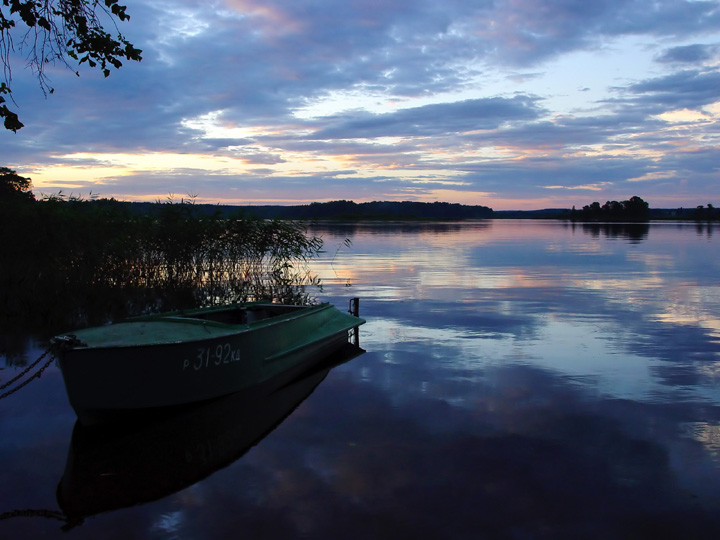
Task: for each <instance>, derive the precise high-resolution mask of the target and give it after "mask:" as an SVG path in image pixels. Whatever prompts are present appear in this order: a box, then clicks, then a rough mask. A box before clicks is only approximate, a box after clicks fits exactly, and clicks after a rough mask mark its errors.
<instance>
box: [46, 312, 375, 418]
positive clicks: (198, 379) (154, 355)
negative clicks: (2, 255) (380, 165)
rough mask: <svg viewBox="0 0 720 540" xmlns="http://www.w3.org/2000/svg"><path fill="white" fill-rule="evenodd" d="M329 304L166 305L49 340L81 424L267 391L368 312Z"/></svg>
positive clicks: (338, 343)
mask: <svg viewBox="0 0 720 540" xmlns="http://www.w3.org/2000/svg"><path fill="white" fill-rule="evenodd" d="M357 306H358V303H357V299H353V300H352V301H351V309H350V313H344V312H342V311H340V310H338V309H337V308H335V307H334V306H332V305H330V304H320V305H316V306H293V305H282V304H272V303H267V302H265V303H262V302H257V303H251V304H244V305H241V304H238V305H230V306H221V307H214V308H204V309H196V310H188V311H185V312H173V313H163V314H159V315H148V316H144V317H138V318H134V319H130V320H128V321H126V322H121V323H117V324H110V325H107V326H100V327H96V328H87V329H84V330H78V331H77V332H75V333H74V334H65V335H62V336H57V337H55V338H54V339H53V344H54V346H55V349H56V354H57V356H58V358H59V364H60V369H61V371H62V374H63V379H64V381H65V387H66V389H67V394H68V398H69V399H70V404H71V405H72V406H73V408H74V409H75V412H76V413H77V415H78V418H79V419H80V421H81V422H83V423H84V424H93V423H99V422H104V421H107V420H108V419H111V418H113V417H115V416H118V413H122V414H124V413H126V412H127V411H132V410H142V409H152V408H160V407H167V406H176V405H181V404H187V403H193V402H200V401H203V400H207V399H212V398H216V397H220V396H224V395H228V394H231V393H233V392H237V391H241V390H242V391H247V390H248V389H250V388H255V389H257V390H258V391H259V392H260V393H267V392H270V391H272V390H274V389H275V388H279V387H280V386H282V385H283V384H285V383H287V382H288V381H290V380H292V379H294V378H296V377H298V376H299V375H300V374H301V373H302V372H303V371H305V370H307V369H308V368H311V367H312V365H313V363H315V362H317V361H318V360H319V359H321V358H322V357H323V355H327V354H331V353H332V352H333V351H335V350H337V349H338V348H340V347H342V346H344V345H345V344H347V342H348V335H349V331H350V330H352V329H356V328H357V327H358V326H359V325H361V324H363V323H364V322H365V321H364V320H363V319H361V318H359V317H358V316H357Z"/></svg>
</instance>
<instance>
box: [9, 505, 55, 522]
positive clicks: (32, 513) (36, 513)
mask: <svg viewBox="0 0 720 540" xmlns="http://www.w3.org/2000/svg"><path fill="white" fill-rule="evenodd" d="M16 517H45V518H51V519H57V520H59V521H67V518H66V516H65V514H63V513H62V512H58V511H57V510H33V509H32V508H29V509H26V510H11V511H9V512H3V513H2V514H0V519H10V518H16Z"/></svg>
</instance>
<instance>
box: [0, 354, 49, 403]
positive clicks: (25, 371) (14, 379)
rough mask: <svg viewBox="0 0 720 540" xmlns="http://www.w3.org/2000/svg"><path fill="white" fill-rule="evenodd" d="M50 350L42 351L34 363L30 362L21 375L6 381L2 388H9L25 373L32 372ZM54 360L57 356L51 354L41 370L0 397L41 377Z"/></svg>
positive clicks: (0, 396) (4, 396)
mask: <svg viewBox="0 0 720 540" xmlns="http://www.w3.org/2000/svg"><path fill="white" fill-rule="evenodd" d="M50 352H51V349H48V350H46V351H45V352H44V353H42V354H41V355H40V358H38V359H37V360H35V361H34V362H33V363H32V364H30V365H29V366H28V367H26V368H25V369H24V370H22V372H21V373H20V374H19V375H17V376H15V377H13V378H12V379H10V380H9V381H8V382H6V383H5V384H3V385H2V386H0V390H5V388H7V387H8V386H10V385H11V384H13V383H15V382H17V381H18V380H20V379H21V378H23V377H24V376H25V375H27V374H28V373H29V372H30V370H31V369H33V368H34V367H35V366H37V365H38V364H39V363H40V362H41V361H42V359H43V358H45V357H46V356H47V355H48V354H50ZM53 360H55V357H54V356H51V357H50V359H49V360H48V361H47V362H45V364H44V365H43V366H42V367H41V368H40V369H39V370H37V372H35V373H33V374H32V375H31V376H30V377H29V378H28V379H26V380H24V381H23V382H21V383H20V384H18V385H17V386H16V387H15V388H12V389H10V390H8V391H7V392H5V393H4V394H2V395H0V399H4V398H6V397H8V396H10V395H12V394H14V393H15V392H17V391H18V390H20V389H21V388H23V387H24V386H25V385H27V384H28V383H29V382H30V381H32V380H33V379H38V378H40V376H41V375H42V374H43V371H45V370H46V369H47V368H48V366H49V365H50V364H52V362H53Z"/></svg>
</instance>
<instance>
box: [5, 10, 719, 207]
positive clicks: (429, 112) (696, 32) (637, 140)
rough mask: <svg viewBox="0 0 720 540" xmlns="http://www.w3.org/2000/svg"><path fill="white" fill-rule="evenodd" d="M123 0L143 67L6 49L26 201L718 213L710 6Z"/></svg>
mask: <svg viewBox="0 0 720 540" xmlns="http://www.w3.org/2000/svg"><path fill="white" fill-rule="evenodd" d="M121 3H122V4H125V5H127V13H128V14H129V15H130V17H131V18H130V20H129V21H127V22H122V23H118V27H119V29H120V31H121V32H122V34H123V35H124V36H125V37H126V38H128V39H129V40H130V41H131V42H132V43H133V44H134V45H135V46H136V47H137V48H140V49H142V50H143V60H142V61H141V62H139V63H138V62H126V63H125V65H123V67H122V68H121V69H120V70H117V71H115V70H114V71H113V72H112V74H111V75H110V76H109V77H108V78H104V77H103V76H102V74H101V73H99V72H98V71H94V70H91V69H88V68H80V69H79V73H80V76H79V77H78V76H76V75H75V73H74V71H72V70H69V69H67V68H66V67H65V66H64V65H62V64H60V63H58V64H56V65H50V66H48V68H47V75H48V76H49V77H50V84H51V86H52V87H53V88H54V89H55V91H54V93H53V94H51V95H48V96H45V95H44V94H43V92H42V91H41V89H40V87H39V85H38V82H37V79H36V78H35V77H34V75H33V73H32V72H31V70H29V69H24V65H25V60H24V54H27V50H25V51H21V50H16V53H15V55H14V57H13V58H12V59H11V60H12V62H13V63H12V68H13V69H12V81H11V88H12V89H13V96H14V98H15V102H16V103H15V104H14V106H11V109H12V110H14V111H15V112H17V113H18V114H19V115H20V120H21V121H22V122H23V123H24V124H25V126H26V127H25V128H23V129H21V130H20V131H18V132H17V133H16V134H13V133H12V132H10V131H7V132H4V133H0V166H5V167H10V168H11V169H14V170H16V171H17V172H18V173H19V174H21V175H22V176H26V177H29V178H31V180H32V182H33V191H34V193H35V194H36V196H41V195H50V194H57V193H59V192H62V193H63V194H66V195H70V194H72V195H76V196H82V197H89V196H98V197H115V198H117V199H121V200H149V201H155V200H166V199H167V198H169V197H173V198H174V199H176V200H177V199H180V198H185V197H188V196H190V197H194V198H195V199H196V200H197V201H199V202H208V203H221V204H307V203H310V202H323V201H330V200H338V199H346V200H354V201H356V202H364V201H377V200H384V201H391V200H394V201H401V200H411V201H424V202H435V201H444V202H454V203H463V204H480V205H484V206H489V207H491V208H493V209H495V210H508V209H540V208H570V207H572V206H577V207H578V208H580V207H582V206H584V205H586V204H590V203H591V202H594V201H598V202H600V203H601V204H602V203H604V202H605V201H608V200H618V201H622V200H626V199H628V198H630V197H631V196H633V195H638V196H640V197H642V198H643V199H644V200H646V201H647V202H648V203H649V204H650V206H651V207H652V208H676V207H686V208H687V207H695V206H697V205H701V204H703V205H704V204H708V203H712V204H714V205H715V206H720V1H718V0H593V1H588V0H292V1H289V0H215V1H192V0H126V1H125V2H121ZM16 42H17V41H16ZM18 49H19V48H18ZM76 69H77V68H76Z"/></svg>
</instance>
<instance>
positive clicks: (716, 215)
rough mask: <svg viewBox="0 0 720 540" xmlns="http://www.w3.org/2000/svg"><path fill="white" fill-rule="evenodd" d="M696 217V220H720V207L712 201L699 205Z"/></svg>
mask: <svg viewBox="0 0 720 540" xmlns="http://www.w3.org/2000/svg"><path fill="white" fill-rule="evenodd" d="M694 218H695V220H696V221H720V209H718V208H715V207H714V206H713V205H712V204H710V203H708V205H707V206H703V205H699V206H698V207H697V208H695V212H694Z"/></svg>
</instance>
